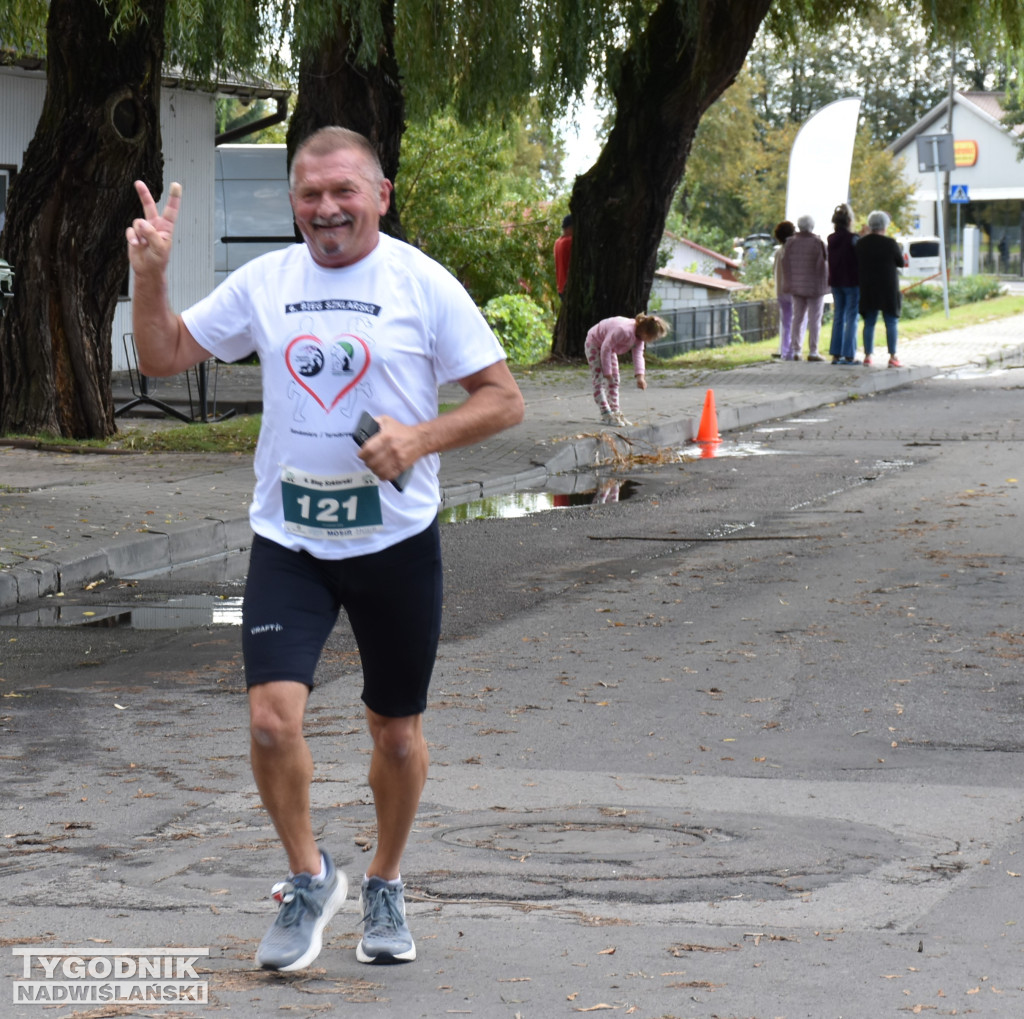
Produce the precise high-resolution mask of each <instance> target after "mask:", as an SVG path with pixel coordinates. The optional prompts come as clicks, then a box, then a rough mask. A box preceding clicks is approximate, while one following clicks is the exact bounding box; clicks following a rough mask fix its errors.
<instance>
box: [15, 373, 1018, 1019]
mask: <svg viewBox="0 0 1024 1019" xmlns="http://www.w3.org/2000/svg"><path fill="white" fill-rule="evenodd" d="M1022 389H1024V373H1022V372H1021V371H1020V370H1015V369H1010V370H1006V371H1002V372H998V373H991V374H985V375H977V376H974V377H964V378H958V379H957V378H938V379H935V380H931V381H928V382H921V383H917V384H915V385H913V386H912V387H910V388H908V389H904V390H899V391H896V392H892V393H888V394H884V395H880V396H877V397H874V398H871V399H866V400H858V401H855V402H852V403H849V404H846V405H841V406H836V407H831V408H828V409H826V410H823V411H821V412H819V413H816V414H814V415H813V416H811V415H808V416H807V417H806V418H805V419H803V420H795V421H780V422H776V423H774V424H772V425H770V426H766V427H765V428H762V429H758V430H756V431H753V432H750V433H748V434H745V435H738V436H731V437H730V438H731V439H733V440H738V441H739V443H740V444H741V445H742V446H744V447H746V448H748V449H750V448H754V449H756V451H757V455H746V456H727V455H721V456H719V457H716V458H714V459H695V460H687V461H685V462H680V463H673V464H668V465H649V464H641V463H638V464H633V465H631V466H630V467H628V468H627V469H625V470H624V471H622V472H620V474H619V475H618V480H620V481H621V480H628V481H629V482H630V483H631V484H630V486H628V487H627V488H626V489H625V491H626V492H631V495H630V498H629V499H628V500H626V501H622V502H619V503H610V504H604V505H598V506H578V507H573V508H566V509H559V510H554V511H551V512H548V513H542V514H537V515H531V516H525V517H520V518H516V519H508V520H487V521H470V522H465V523H459V524H451V525H448V526H446V528H445V529H444V532H443V538H444V544H445V555H446V583H447V596H446V602H447V612H446V619H445V630H444V639H443V642H442V648H441V653H440V656H439V660H438V665H437V669H436V672H435V679H434V685H433V697H432V702H431V707H430V711H429V714H428V719H427V733H428V739H429V740H430V743H431V754H432V762H433V763H432V772H431V778H430V780H429V782H428V786H427V790H426V793H425V796H424V801H423V809H422V811H421V818H420V822H419V823H418V825H417V828H416V831H415V832H414V835H413V838H412V841H411V843H410V847H409V850H408V853H407V856H406V862H405V866H406V874H405V877H406V880H407V883H408V885H409V887H410V889H411V892H412V894H411V901H410V916H411V922H412V927H413V931H414V934H415V935H416V937H417V942H418V945H419V949H420V959H419V960H418V961H417V962H416V963H414V964H412V965H410V966H404V967H398V968H388V969H380V968H368V967H362V966H359V965H358V964H357V963H356V962H355V959H354V953H353V952H352V949H353V948H354V945H355V941H356V939H357V926H356V925H357V921H358V916H357V907H356V905H355V903H353V902H349V903H347V904H346V906H345V907H344V908H343V911H342V912H341V913H340V914H339V915H338V917H337V918H336V919H335V921H334V923H333V924H332V926H331V927H330V928H329V931H328V938H327V942H326V947H325V950H324V953H323V954H322V955H321V957H320V958H319V959H318V960H317V963H316V964H315V966H314V967H313V968H312V969H311V970H309V971H307V973H305V974H302V975H297V976H289V977H276V976H272V975H266V974H262V973H259V972H257V971H254V970H253V969H252V963H251V959H252V953H253V951H254V948H255V945H256V943H257V942H258V939H259V937H260V936H261V935H262V933H263V930H264V929H265V927H266V925H267V924H268V923H269V922H270V919H271V918H272V915H273V908H272V905H271V904H270V903H269V902H268V901H267V899H266V895H267V892H268V891H269V886H270V884H271V883H272V882H273V881H275V880H278V879H279V878H280V876H281V875H280V873H279V871H280V868H281V865H282V862H283V861H282V858H281V853H280V850H279V849H278V847H277V845H276V840H275V838H274V835H273V832H272V829H271V827H270V825H269V823H268V820H267V818H266V815H265V814H264V813H263V812H262V810H261V809H260V807H259V804H258V799H257V797H256V795H255V790H254V787H253V784H252V780H251V778H250V777H249V773H248V765H247V759H246V754H247V735H246V714H245V705H244V698H243V696H242V683H241V674H240V673H241V665H240V660H239V654H238V650H237V639H238V638H237V630H236V629H235V628H233V627H230V626H227V627H213V626H199V627H194V628H187V629H182V630H180V631H154V630H142V629H130V628H119V627H110V628H107V627H89V628H71V629H60V630H55V629H45V628H30V627H21V628H18V629H5V630H3V631H2V633H0V639H2V641H3V650H2V652H0V676H2V677H3V682H2V684H0V690H2V692H3V697H4V700H3V702H2V705H0V713H2V722H0V724H2V727H3V733H4V740H3V747H4V749H3V757H4V760H5V764H6V766H7V767H6V769H5V770H6V773H7V775H8V777H9V780H8V782H7V783H6V784H5V787H6V793H7V795H6V796H5V797H4V800H3V815H2V816H3V825H4V827H3V831H2V833H0V834H2V835H3V836H4V845H5V852H4V855H3V857H2V859H3V863H2V864H0V882H2V887H3V891H4V895H3V901H4V903H5V905H4V907H3V908H2V910H0V916H2V917H3V923H4V930H5V937H6V938H7V943H8V944H10V945H15V944H24V943H26V942H28V941H32V940H33V939H39V941H40V942H41V943H44V944H49V943H53V944H62V945H83V944H88V943H90V941H91V940H93V939H99V940H102V941H103V942H104V943H109V944H120V945H124V944H134V945H139V944H146V945H164V944H167V945H201V946H208V947H209V948H210V952H211V958H210V962H209V972H208V973H207V974H206V976H207V977H208V979H209V990H210V1004H209V1005H204V1006H200V1007H175V1008H169V1007H167V1006H160V1007H159V1008H158V1007H156V1006H153V1007H150V1008H148V1009H147V1010H145V1011H138V1012H127V1013H118V1012H112V1011H109V1010H108V1011H97V1012H88V1011H86V1012H80V1013H79V1014H80V1015H95V1016H106V1015H116V1014H140V1015H141V1014H145V1015H161V1016H162V1015H174V1016H182V1015H195V1016H206V1015H213V1014H220V1013H221V1012H227V1011H241V1012H244V1013H245V1014H260V1015H265V1014H271V1013H276V1012H277V1011H278V1010H279V1009H287V1010H297V1011H298V1012H299V1014H320V1013H321V1012H326V1011H331V1010H337V1011H341V1010H342V1009H343V1008H344V1007H346V1005H347V1004H348V1003H359V1005H358V1011H359V1014H362V1015H367V1016H377V1015H381V1016H383V1015H385V1014H388V1015H398V1016H402V1017H406V1016H428V1017H439V1016H447V1015H452V1014H455V1015H476V1016H483V1017H487V1019H490V1017H495V1019H498V1017H506V1016H507V1017H510V1019H511V1017H515V1016H519V1017H521V1019H528V1017H538V1019H540V1017H545V1019H546V1017H551V1016H562V1015H565V1016H569V1015H575V1014H579V1013H582V1012H589V1011H597V1012H609V1013H611V1014H624V1015H633V1016H638V1017H644V1019H659V1017H676V1019H690V1017H702V1019H708V1017H733V1016H736V1017H738V1016H743V1017H756V1019H773V1017H785V1019H796V1017H811V1019H832V1017H845V1019H851V1017H852V1019H877V1017H881V1016H899V1015H904V1014H924V1015H968V1014H972V1015H982V1016H990V1015H991V1016H1020V1015H1022V1014H1024V979H1022V977H1021V973H1022V965H1021V963H1022V948H1024V938H1022V933H1021V929H1020V923H1021V913H1022V909H1021V907H1022V904H1024V894H1022V891H1021V889H1022V881H1024V877H1022V876H1021V875H1022V873H1024V858H1022V856H1024V853H1022V849H1024V846H1022V841H1021V824H1022V815H1024V794H1022V792H1021V786H1022V783H1021V778H1022V768H1021V753H1020V751H1021V722H1022V718H1024V696H1022V695H1024V690H1022V680H1021V668H1020V663H1021V655H1022V649H1024V626H1022V624H1021V620H1020V605H1021V603H1022V593H1024V592H1022V584H1024V581H1022V571H1021V568H1020V567H1021V535H1022V530H1021V512H1022V500H1021V481H1022V480H1024V479H1022V477H1021V475H1022V471H1024V467H1022V457H1021V443H1022V441H1024V404H1022V401H1021V395H1022ZM730 449H731V446H730V444H724V446H723V453H725V452H729V451H730ZM606 480H611V478H606ZM235 572H238V571H237V570H235ZM223 575H224V576H229V575H230V573H225V574H223ZM112 591H114V592H115V593H116V597H112V594H111V592H112ZM197 593H202V594H208V595H214V596H217V597H219V598H222V599H228V598H231V597H233V596H237V595H238V593H239V590H238V587H237V582H235V581H231V580H213V579H207V580H202V579H199V578H197V577H195V576H189V575H187V574H185V575H179V576H177V577H175V578H172V579H164V580H156V581H153V580H145V581H135V582H128V583H126V584H125V585H124V586H120V587H119V586H118V585H115V584H110V585H104V586H102V587H100V588H98V589H96V590H94V591H93V592H90V593H89V594H88V595H87V597H86V599H85V600H84V601H83V606H84V607H88V606H86V605H85V602H87V601H88V602H89V603H90V604H92V605H93V608H91V609H89V611H97V612H98V613H100V614H101V615H102V613H103V611H105V610H104V609H103V608H102V606H104V605H109V604H111V603H112V602H115V601H116V602H118V603H120V604H133V605H136V606H138V605H147V604H149V603H162V602H165V601H166V600H167V599H168V598H170V597H173V598H180V597H183V596H185V595H194V594H197ZM90 599H91V601H89V600H90ZM92 618H94V617H92ZM357 695H358V663H357V659H356V656H355V654H354V650H353V648H352V644H351V640H350V638H349V636H348V634H347V631H346V629H345V627H344V626H339V627H338V629H337V630H336V631H335V633H334V635H333V636H332V638H331V640H330V642H329V646H328V649H327V652H326V653H325V656H324V661H323V663H322V666H321V669H320V687H319V689H318V691H317V693H316V694H315V697H314V700H313V701H312V708H311V712H310V722H311V726H310V742H311V746H312V749H313V753H314V757H315V759H316V761H317V780H316V783H315V785H314V789H313V792H314V804H315V811H316V823H317V825H318V827H319V828H320V830H322V832H323V839H324V844H325V845H327V846H328V847H329V848H331V849H332V850H333V851H334V853H335V856H336V859H337V860H338V862H339V865H341V866H343V867H345V869H347V870H348V871H349V873H350V874H352V875H356V876H358V875H359V873H360V866H361V859H360V858H361V857H362V856H363V852H364V846H365V844H366V843H368V842H372V838H373V817H372V806H371V804H370V800H369V796H368V790H367V788H366V785H365V769H366V748H367V740H366V738H365V736H364V735H363V729H362V724H361V710H360V707H359V703H358V699H357ZM19 972H20V962H19V961H17V960H15V959H14V958H13V957H9V958H8V973H9V975H10V976H14V975H15V974H17V973H19ZM3 996H4V998H7V1000H10V998H8V997H7V992H3ZM0 1000H2V999H0ZM0 1014H5V1015H6V1014H8V1013H6V1012H0ZM10 1014H12V1015H21V1014H25V1015H38V1014H40V1012H39V1009H38V1007H27V1006H26V1007H25V1008H24V1011H23V1012H22V1011H18V1010H17V1009H16V1010H15V1011H14V1012H12V1013H10ZM48 1014H54V1013H48ZM56 1014H58V1015H61V1016H64V1015H68V1014H71V1013H70V1012H69V1011H68V1010H66V1009H64V1010H58V1011H57V1013H56Z"/></svg>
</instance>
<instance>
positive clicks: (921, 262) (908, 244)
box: [897, 237, 942, 279]
mask: <svg viewBox="0 0 1024 1019" xmlns="http://www.w3.org/2000/svg"><path fill="white" fill-rule="evenodd" d="M897 240H898V241H899V245H900V247H901V248H902V249H903V267H904V268H903V274H904V275H905V276H923V277H925V278H926V279H927V278H928V277H929V276H938V275H939V274H940V273H941V272H942V266H941V261H940V258H939V238H938V237H899V238H897Z"/></svg>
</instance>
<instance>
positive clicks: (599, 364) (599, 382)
mask: <svg viewBox="0 0 1024 1019" xmlns="http://www.w3.org/2000/svg"><path fill="white" fill-rule="evenodd" d="M583 349H584V351H585V352H586V355H587V364H589V365H590V378H591V382H592V383H593V385H594V402H595V403H596V404H597V405H598V407H600V408H601V411H602V413H603V412H604V411H611V412H612V413H616V412H617V411H618V409H619V354H625V353H627V352H628V351H632V352H633V374H634V375H643V374H644V370H645V368H644V345H643V342H642V341H640V340H638V339H637V338H636V321H635V320H634V319H631V318H624V317H622V316H617V317H615V318H606V319H603V320H602V321H600V322H598V323H597V325H596V326H594V327H593V328H592V329H591V330H590V331H589V332H588V333H587V341H586V343H585V344H584V347H583ZM605 377H607V379H608V380H609V381H608V395H607V397H606V396H605V391H604V385H603V382H604V379H605Z"/></svg>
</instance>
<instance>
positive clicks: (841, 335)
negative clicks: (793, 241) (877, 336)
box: [827, 202, 860, 364]
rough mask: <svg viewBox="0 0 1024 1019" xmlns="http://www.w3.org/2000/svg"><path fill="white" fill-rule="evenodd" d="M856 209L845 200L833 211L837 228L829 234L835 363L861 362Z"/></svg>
mask: <svg viewBox="0 0 1024 1019" xmlns="http://www.w3.org/2000/svg"><path fill="white" fill-rule="evenodd" d="M852 225H853V212H852V211H851V209H850V207H849V206H848V205H847V204H846V203H845V202H844V203H843V204H842V205H837V206H836V208H835V211H834V212H833V213H832V226H834V227H835V230H834V231H833V232H832V233H830V234H829V235H828V242H827V246H828V285H829V286H830V287H831V288H832V342H831V344H830V345H829V353H830V354H831V355H832V363H833V364H856V362H857V306H858V301H859V297H860V291H859V289H858V288H859V286H860V278H859V277H858V275H857V255H856V254H855V253H854V246H855V245H856V243H857V235H856V234H855V233H853V231H852V230H851V229H850V227H851V226H852Z"/></svg>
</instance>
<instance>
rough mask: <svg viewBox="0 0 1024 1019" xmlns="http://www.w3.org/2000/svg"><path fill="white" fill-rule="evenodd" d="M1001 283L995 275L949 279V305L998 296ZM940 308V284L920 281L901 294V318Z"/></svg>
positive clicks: (972, 302) (970, 302)
mask: <svg viewBox="0 0 1024 1019" xmlns="http://www.w3.org/2000/svg"><path fill="white" fill-rule="evenodd" d="M1000 291H1001V284H1000V282H999V280H998V279H997V278H996V277H995V276H964V277H961V278H959V279H954V280H951V281H950V284H949V306H950V307H951V308H957V307H959V306H960V305H962V304H974V303H976V302H977V301H987V300H989V299H990V298H993V297H998V296H999V293H1000ZM941 308H942V286H941V284H940V285H933V284H931V283H922V284H921V285H920V286H916V287H914V288H913V289H911V290H908V291H907V292H906V293H905V294H904V295H903V318H920V316H921V315H927V314H928V313H929V312H931V311H937V310H940V309H941Z"/></svg>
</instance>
